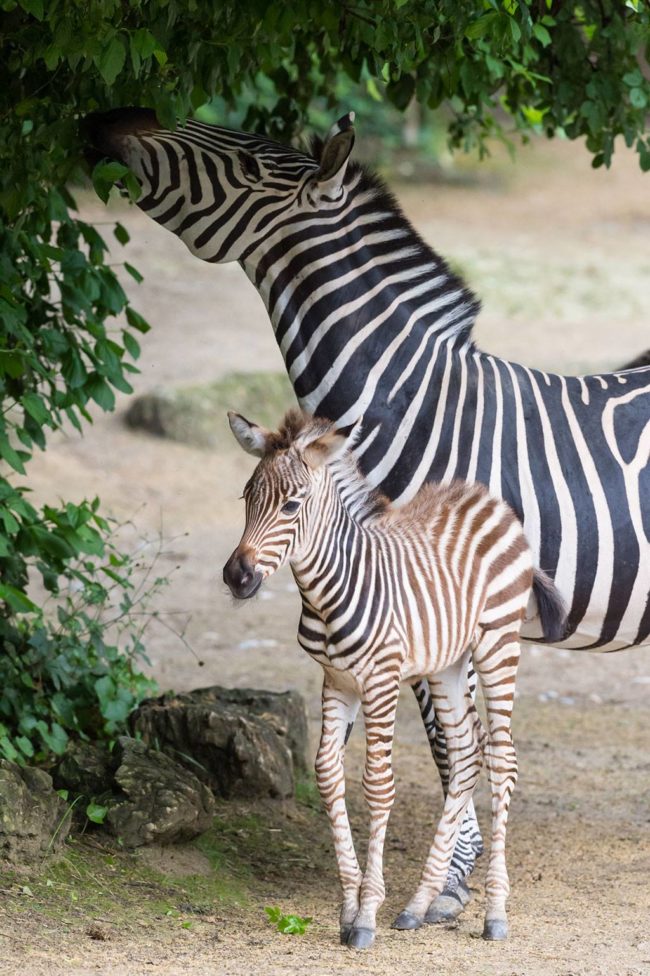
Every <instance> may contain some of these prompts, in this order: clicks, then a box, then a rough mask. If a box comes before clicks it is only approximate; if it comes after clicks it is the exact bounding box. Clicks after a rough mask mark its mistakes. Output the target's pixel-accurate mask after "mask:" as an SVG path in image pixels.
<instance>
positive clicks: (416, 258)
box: [309, 135, 481, 340]
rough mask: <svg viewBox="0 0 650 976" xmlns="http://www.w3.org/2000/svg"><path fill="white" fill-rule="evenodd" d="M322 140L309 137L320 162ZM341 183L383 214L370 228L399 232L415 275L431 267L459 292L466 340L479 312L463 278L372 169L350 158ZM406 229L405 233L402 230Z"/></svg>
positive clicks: (475, 299) (313, 154)
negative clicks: (466, 315) (466, 317)
mask: <svg viewBox="0 0 650 976" xmlns="http://www.w3.org/2000/svg"><path fill="white" fill-rule="evenodd" d="M324 145H325V142H324V140H323V139H322V138H321V137H320V136H318V135H313V136H312V137H311V140H310V143H309V148H310V151H311V155H312V157H313V158H314V160H315V162H317V163H320V160H321V156H322V153H323V147H324ZM345 185H346V186H348V187H349V188H350V189H351V190H352V193H353V195H354V196H357V195H358V196H362V195H365V196H366V197H367V198H369V199H370V200H371V201H372V205H373V208H376V210H377V211H378V212H379V213H382V214H383V217H382V219H381V220H380V221H378V222H377V223H376V224H375V225H374V229H376V230H380V231H381V230H383V231H385V232H386V234H390V233H391V232H394V231H396V230H399V231H400V245H401V246H403V247H404V248H405V249H406V248H408V247H409V245H410V249H411V253H410V255H409V256H408V257H403V258H402V262H403V263H404V264H405V265H408V266H411V267H412V268H413V271H414V273H415V274H417V272H418V271H420V272H421V273H423V274H427V275H428V274H430V273H431V267H432V266H433V267H435V269H436V273H437V274H440V275H444V276H445V278H446V279H447V281H446V286H445V290H449V291H456V290H458V291H460V293H461V295H460V297H459V299H458V301H459V304H461V303H462V304H466V305H468V306H469V310H470V311H471V312H472V321H471V323H470V324H469V325H468V326H466V327H465V328H464V329H463V330H462V334H463V335H464V336H465V338H466V339H467V340H470V338H471V333H472V328H473V324H474V320H475V319H476V316H477V315H478V313H479V312H480V309H481V302H480V299H479V298H478V297H477V296H476V295H475V294H474V292H473V291H472V290H471V288H469V287H468V285H467V284H466V282H465V281H464V280H463V278H462V277H461V276H460V275H459V274H457V272H455V271H452V269H451V268H450V266H449V264H448V263H447V261H446V260H445V259H444V258H443V257H442V256H441V255H440V254H438V253H437V251H434V250H433V248H432V247H431V246H430V245H429V244H427V243H426V241H424V240H423V239H422V237H421V236H420V234H419V233H418V232H417V230H416V229H415V227H414V226H413V224H412V223H411V221H410V220H409V219H408V217H407V216H406V214H405V213H404V211H403V210H402V208H401V206H400V204H399V201H398V200H397V197H396V196H395V195H394V193H393V192H392V191H391V190H390V189H389V188H388V186H387V185H386V183H385V182H384V180H383V179H382V178H381V176H379V174H378V173H376V172H375V171H374V170H373V169H371V168H369V167H368V166H366V165H364V164H363V163H359V162H357V161H356V160H352V161H351V162H350V164H349V165H348V168H347V172H346V175H345ZM405 231H406V233H404V232H405Z"/></svg>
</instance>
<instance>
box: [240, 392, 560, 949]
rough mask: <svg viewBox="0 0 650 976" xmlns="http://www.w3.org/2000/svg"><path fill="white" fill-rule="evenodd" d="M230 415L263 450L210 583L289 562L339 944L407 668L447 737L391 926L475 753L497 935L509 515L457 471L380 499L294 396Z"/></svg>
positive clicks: (491, 924) (512, 575)
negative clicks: (334, 873) (364, 810)
mask: <svg viewBox="0 0 650 976" xmlns="http://www.w3.org/2000/svg"><path fill="white" fill-rule="evenodd" d="M230 425H231V428H232V430H233V433H234V434H235V437H236V438H237V440H238V442H239V443H240V445H241V446H242V447H243V448H244V449H245V450H247V451H248V452H249V453H252V454H255V455H256V456H260V457H262V461H261V462H260V464H259V465H258V467H257V468H256V470H255V472H254V473H253V475H252V477H251V479H250V480H249V482H248V483H247V485H246V487H245V489H244V498H245V500H246V527H245V530H244V534H243V536H242V539H241V541H240V543H239V546H238V547H237V548H236V549H235V551H234V552H233V554H232V556H231V557H230V559H229V560H228V562H227V564H226V566H225V568H224V580H225V582H226V583H227V584H228V586H229V587H230V589H231V591H232V593H233V595H234V596H236V597H239V598H248V597H250V596H252V595H253V594H254V593H256V592H257V590H258V589H259V587H260V585H261V584H262V582H263V581H264V579H266V578H267V577H268V576H269V575H271V574H272V573H274V572H275V571H276V570H277V569H278V568H279V567H280V566H281V565H282V564H283V563H285V562H286V561H287V560H289V561H290V563H291V568H292V570H293V574H294V577H295V579H296V582H297V584H298V588H299V590H300V593H301V596H302V615H301V618H300V628H299V634H298V640H299V642H300V644H301V645H302V647H303V648H304V649H305V650H306V651H308V653H309V654H310V655H311V656H312V657H313V658H314V660H316V661H318V663H319V664H320V665H321V666H322V667H323V670H324V672H325V677H324V682H323V716H322V719H323V722H322V735H321V741H320V747H319V750H318V755H317V758H316V775H317V781H318V787H319V790H320V793H321V796H322V798H323V802H324V804H325V807H326V809H327V812H328V815H329V818H330V823H331V826H332V831H333V836H334V845H335V850H336V857H337V861H338V866H339V875H340V880H341V885H342V889H343V906H342V910H341V938H342V941H344V942H347V943H348V944H349V945H352V946H356V947H358V948H365V947H366V946H368V945H370V944H371V942H372V940H373V938H374V932H375V916H376V913H377V909H378V908H379V906H380V905H381V903H382V902H383V899H384V881H383V871H382V855H383V846H384V837H385V832H386V827H387V823H388V817H389V814H390V810H391V806H392V803H393V799H394V795H395V788H394V781H393V774H392V769H391V753H392V740H393V734H394V725H395V711H396V707H397V699H398V695H399V688H400V684H401V682H402V681H408V682H410V683H413V682H416V683H419V682H421V681H422V680H426V682H427V683H428V685H429V687H430V693H431V697H432V700H433V702H434V706H435V708H436V712H437V715H438V719H439V722H440V724H441V727H442V729H443V731H444V733H445V736H446V740H447V743H448V745H449V758H450V777H449V788H448V790H447V793H446V799H445V805H444V809H443V814H442V817H441V820H440V824H439V826H438V829H437V831H436V835H435V839H434V842H433V845H432V847H431V850H430V853H429V856H428V858H427V861H426V865H425V868H424V872H423V875H422V880H421V882H420V884H419V886H418V888H417V891H416V892H415V894H414V896H413V898H412V899H411V901H410V902H409V904H408V905H407V907H406V909H405V910H404V912H402V914H401V915H400V916H399V918H398V919H397V922H396V923H395V924H396V926H397V927H398V928H416V927H418V926H419V925H421V924H422V922H423V921H424V919H425V915H426V912H427V910H428V908H429V906H430V904H431V903H432V902H433V901H434V899H435V897H436V896H437V895H438V894H439V893H440V892H441V891H442V889H443V887H444V884H445V881H446V878H447V873H448V869H449V863H450V861H451V857H452V853H453V850H454V846H455V843H456V839H457V834H458V831H459V827H460V823H461V818H462V814H463V813H464V811H465V810H466V808H467V807H468V805H469V803H470V802H471V799H472V793H473V791H474V787H475V785H476V782H477V779H478V775H479V772H480V768H481V765H482V759H483V756H484V757H485V762H486V765H487V769H488V775H489V779H490V784H491V789H492V839H491V849H490V861H489V865H488V871H487V881H486V892H487V908H486V920H485V931H484V934H485V935H486V937H487V938H491V939H496V938H505V935H506V931H507V922H506V898H507V896H508V891H509V886H508V875H507V871H506V863H505V834H506V823H507V817H508V806H509V801H510V796H511V793H512V790H513V788H514V785H515V781H516V775H517V762H516V756H515V750H514V746H513V743H512V737H511V734H510V719H511V714H512V705H513V700H514V683H515V675H516V670H517V665H518V662H519V629H520V626H521V624H522V622H523V619H524V616H525V612H526V606H527V603H528V598H529V594H530V589H531V584H532V582H533V563H532V555H531V552H530V548H529V546H528V544H527V543H526V539H525V536H524V534H523V531H522V527H521V525H520V523H519V521H518V519H517V518H516V516H515V514H514V512H513V511H512V510H511V509H510V508H509V506H507V505H506V504H505V503H504V502H502V501H500V500H499V499H495V498H493V497H492V496H490V495H489V493H488V492H487V490H486V489H485V488H484V487H483V486H482V485H478V484H475V485H467V484H464V483H462V482H455V483H454V484H453V485H451V486H433V485H426V486H424V487H423V488H422V489H421V490H420V492H419V493H418V495H416V497H415V498H414V499H413V501H411V502H410V503H409V504H408V505H406V506H405V507H404V508H402V509H396V508H394V507H391V506H390V505H389V504H388V503H387V499H385V498H384V497H383V496H380V495H379V494H378V493H377V492H376V491H374V490H373V489H372V488H370V486H369V485H368V483H367V482H366V481H365V479H364V478H363V477H362V476H361V475H360V473H359V470H358V466H357V463H356V461H355V460H354V457H353V455H352V454H351V453H350V451H349V450H348V447H349V445H350V444H351V443H352V441H353V438H354V436H355V431H354V430H352V431H350V430H349V429H348V431H340V430H336V429H335V428H334V426H333V425H332V424H331V423H329V422H328V421H321V420H317V419H311V420H310V419H308V418H306V417H303V416H302V415H301V414H300V413H299V412H298V411H294V412H292V413H290V414H288V415H287V417H286V418H285V421H284V424H283V426H282V428H281V429H280V431H279V432H278V433H270V432H269V431H265V430H264V429H263V428H260V427H259V426H257V425H255V424H250V423H249V422H248V421H247V420H245V419H244V418H243V417H241V416H240V415H239V414H230ZM538 576H540V574H538ZM546 587H547V596H548V593H549V592H550V593H551V598H552V600H553V601H554V602H553V611H552V621H551V623H552V626H553V634H554V635H555V636H558V634H561V631H562V628H563V626H564V623H565V617H564V610H563V607H562V605H561V601H560V600H559V597H558V596H557V595H553V591H552V589H551V584H549V583H548V581H547V582H546ZM548 626H549V622H548V621H547V628H548ZM549 636H553V635H552V634H550V633H549ZM470 654H471V656H472V658H473V662H474V667H475V669H476V672H477V674H478V676H479V678H480V681H481V684H482V687H483V691H484V696H485V702H486V713H487V723H488V728H487V733H485V732H484V730H483V728H482V725H481V722H480V719H479V718H478V715H477V712H476V709H475V707H474V703H473V700H472V696H471V694H470V691H469V684H468V677H467V675H468V661H469V658H470ZM359 707H361V708H362V710H363V715H364V725H365V730H366V763H365V771H364V775H363V789H364V794H365V797H366V801H367V803H368V806H369V809H370V815H371V826H370V834H369V841H368V857H367V864H366V869H365V872H363V873H362V871H361V869H360V867H359V862H358V860H357V857H356V853H355V849H354V843H353V840H352V834H351V831H350V825H349V822H348V817H347V813H346V809H345V778H344V773H343V754H344V750H345V741H346V736H347V733H348V730H349V727H350V725H351V723H353V722H354V720H355V717H356V713H357V710H358V709H359Z"/></svg>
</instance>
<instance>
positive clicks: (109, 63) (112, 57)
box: [96, 34, 126, 87]
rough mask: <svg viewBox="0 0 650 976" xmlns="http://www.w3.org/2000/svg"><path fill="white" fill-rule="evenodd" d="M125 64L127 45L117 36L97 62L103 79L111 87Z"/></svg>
mask: <svg viewBox="0 0 650 976" xmlns="http://www.w3.org/2000/svg"><path fill="white" fill-rule="evenodd" d="M125 62H126V45H125V43H124V41H123V39H122V38H121V37H120V36H119V35H117V34H116V35H114V37H113V38H112V39H111V41H110V42H109V43H108V45H107V46H106V47H105V48H104V50H103V51H102V53H101V55H100V56H99V59H98V60H97V62H96V63H97V67H98V68H99V72H100V74H101V76H102V78H103V79H104V81H105V82H106V84H107V85H108V86H109V87H110V86H111V85H112V84H113V83H114V81H115V79H116V78H117V76H118V75H119V74H120V72H121V71H122V68H123V67H124V64H125Z"/></svg>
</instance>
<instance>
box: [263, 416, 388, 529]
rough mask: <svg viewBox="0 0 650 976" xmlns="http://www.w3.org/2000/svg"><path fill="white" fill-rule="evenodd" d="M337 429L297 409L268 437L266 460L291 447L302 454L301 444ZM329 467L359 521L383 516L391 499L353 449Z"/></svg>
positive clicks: (351, 512)
mask: <svg viewBox="0 0 650 976" xmlns="http://www.w3.org/2000/svg"><path fill="white" fill-rule="evenodd" d="M337 430H338V428H337V427H336V424H334V423H332V421H331V420H326V419H325V418H324V417H314V416H312V415H311V414H309V413H306V412H305V411H304V410H300V409H299V408H297V407H293V408H292V409H291V410H288V411H287V413H286V414H285V416H284V419H283V420H282V423H281V424H280V427H279V428H278V430H277V431H273V432H271V433H269V434H267V438H266V445H267V447H266V452H265V454H264V458H265V459H271V458H272V457H273V455H274V454H276V453H279V452H282V451H288V450H289V449H290V448H291V447H295V448H296V449H297V450H298V451H300V447H301V445H302V446H305V447H306V446H307V445H308V444H310V443H311V442H312V441H314V440H317V439H318V438H320V437H324V436H325V435H326V434H330V433H334V432H335V431H337ZM360 430H361V425H359V426H358V429H357V431H356V432H355V433H356V436H357V437H358V433H359V432H360ZM346 432H347V431H346ZM355 439H356V438H355ZM327 467H328V468H329V471H330V474H331V475H332V478H333V480H334V482H335V484H336V486H337V489H338V492H339V495H340V497H341V501H342V502H343V505H344V507H345V508H346V510H347V511H348V513H349V514H350V515H351V516H352V517H353V518H354V519H355V520H358V521H362V520H363V521H366V520H368V519H371V518H374V517H376V516H379V515H381V514H383V513H384V512H385V511H386V510H387V509H388V508H389V507H390V500H389V499H388V498H387V496H386V495H384V494H382V492H380V491H378V490H377V489H376V488H373V487H372V485H370V484H369V482H368V481H367V479H366V477H365V475H364V474H363V473H362V472H361V469H360V468H359V465H358V463H357V460H356V458H355V456H354V454H353V452H352V451H351V450H350V449H349V448H348V449H347V450H345V451H343V453H342V454H339V455H338V456H337V457H335V458H333V459H332V460H331V461H329V462H327Z"/></svg>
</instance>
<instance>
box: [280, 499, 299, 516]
mask: <svg viewBox="0 0 650 976" xmlns="http://www.w3.org/2000/svg"><path fill="white" fill-rule="evenodd" d="M299 508H300V502H297V501H291V502H285V503H284V505H283V506H282V509H281V511H283V512H285V513H286V514H287V515H293V513H294V512H297V511H298V509H299Z"/></svg>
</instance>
